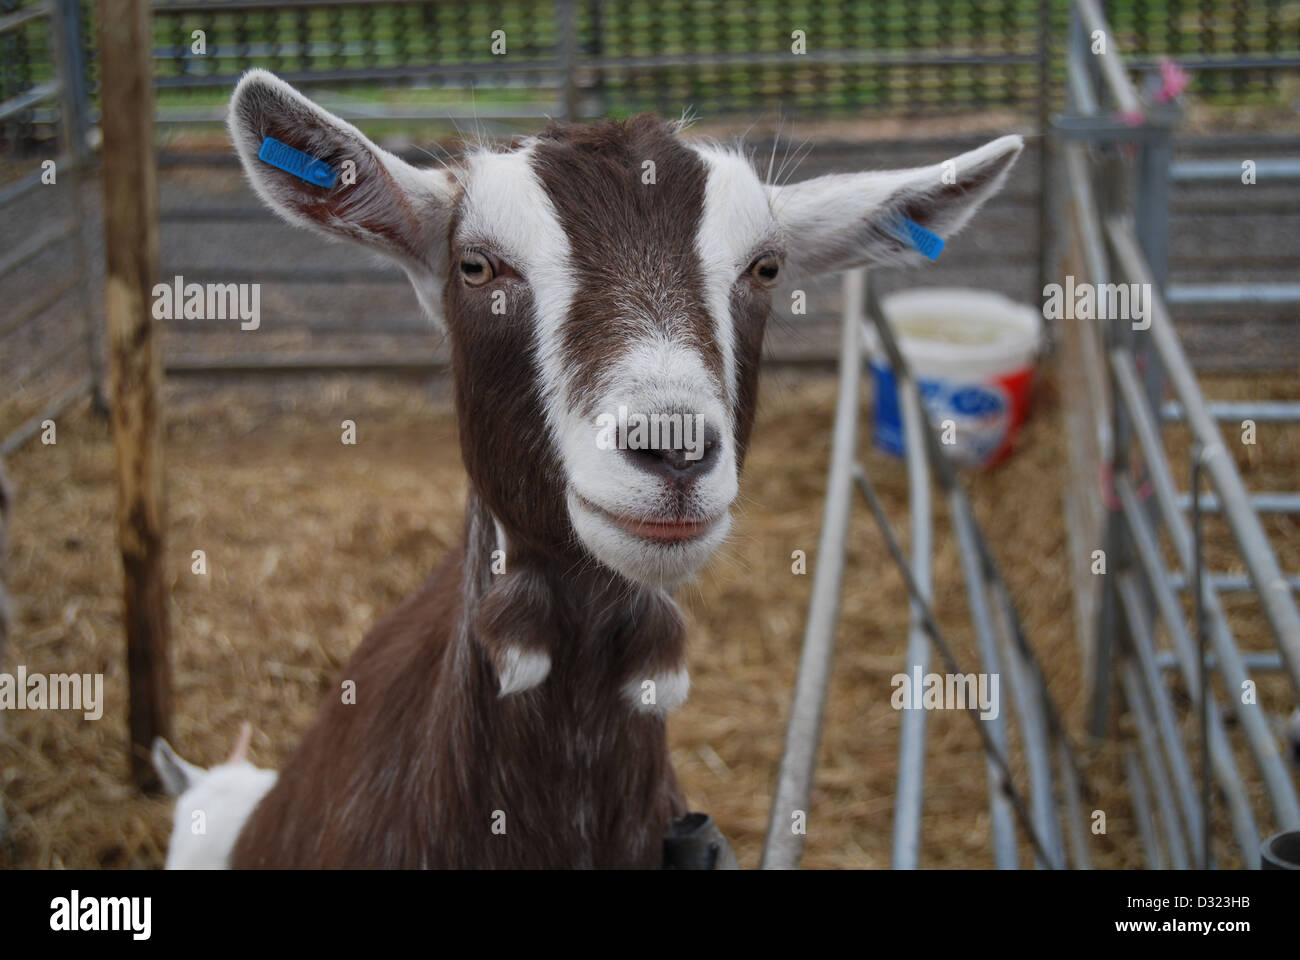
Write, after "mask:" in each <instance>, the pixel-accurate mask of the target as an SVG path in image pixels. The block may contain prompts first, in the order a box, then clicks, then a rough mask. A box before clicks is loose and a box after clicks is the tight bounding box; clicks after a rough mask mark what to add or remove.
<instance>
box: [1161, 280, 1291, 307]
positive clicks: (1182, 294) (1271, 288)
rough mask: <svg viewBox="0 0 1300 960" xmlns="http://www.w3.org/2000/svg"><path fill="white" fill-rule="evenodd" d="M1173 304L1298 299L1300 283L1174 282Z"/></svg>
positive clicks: (1170, 289) (1170, 298) (1171, 289)
mask: <svg viewBox="0 0 1300 960" xmlns="http://www.w3.org/2000/svg"><path fill="white" fill-rule="evenodd" d="M1165 301H1166V302H1167V303H1168V304H1169V305H1171V306H1174V305H1178V304H1191V303H1228V304H1238V303H1296V302H1300V283H1171V284H1169V287H1168V289H1167V290H1166V291H1165Z"/></svg>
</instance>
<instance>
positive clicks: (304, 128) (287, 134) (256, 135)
mask: <svg viewBox="0 0 1300 960" xmlns="http://www.w3.org/2000/svg"><path fill="white" fill-rule="evenodd" d="M227 123H228V125H229V128H230V136H231V139H232V140H233V141H234V143H235V149H236V150H237V151H238V152H239V159H240V160H241V161H243V164H244V172H245V173H247V174H248V179H249V180H250V181H251V182H252V184H253V189H254V190H256V191H257V193H258V196H260V197H261V198H262V199H263V200H264V201H265V202H266V203H267V204H268V205H269V206H270V207H271V208H272V209H274V210H275V211H276V212H277V213H279V214H280V215H281V216H282V217H284V218H285V219H286V220H288V221H289V222H291V223H294V224H298V225H299V226H304V227H309V228H311V229H313V230H317V231H319V232H321V233H324V234H326V235H327V236H331V237H342V238H344V239H348V240H353V241H355V242H357V243H360V244H363V245H364V246H367V247H369V248H371V249H372V250H378V251H380V252H382V253H384V254H387V255H388V256H390V257H392V258H393V259H394V260H396V261H397V262H398V263H400V264H401V265H402V266H403V267H404V268H405V269H406V272H407V273H408V274H409V275H410V277H411V281H412V283H414V284H415V288H416V292H417V294H418V295H419V297H420V301H421V303H423V304H424V307H425V309H426V310H428V311H429V312H430V314H431V315H433V316H435V317H436V316H437V315H438V303H439V301H440V292H441V288H442V283H443V281H444V280H445V276H446V271H447V262H448V259H449V251H448V250H447V236H448V225H449V223H450V220H451V213H452V205H453V203H454V197H455V186H456V185H455V181H454V178H453V177H452V176H451V174H449V173H448V172H446V171H445V170H421V169H418V168H416V167H413V166H411V165H410V164H408V163H406V162H405V161H403V160H402V159H401V158H399V157H396V156H394V155H393V154H391V153H388V152H387V151H385V150H381V149H380V148H379V147H377V146H376V145H375V144H374V143H372V142H371V141H370V140H368V139H367V138H366V137H365V135H364V134H362V133H361V131H360V130H358V129H357V128H356V127H354V126H352V125H351V124H350V123H346V122H345V121H343V120H340V119H339V118H338V117H336V116H334V115H333V114H331V113H329V112H327V111H325V110H322V109H321V108H320V107H318V106H317V105H316V104H314V103H312V102H311V101H310V100H308V99H307V98H306V97H304V96H303V95H302V94H300V93H299V92H298V91H297V90H295V89H294V88H293V87H291V86H289V85H288V84H287V83H285V82H284V81H283V80H281V79H280V78H279V77H277V76H275V75H274V74H271V73H268V72H267V71H265V70H250V71H248V72H247V73H246V74H244V76H243V78H242V79H241V80H240V81H239V85H238V86H236V87H235V93H234V96H233V97H232V98H231V101H230V115H229V117H228V119H227ZM267 137H273V138H274V139H276V140H279V141H280V142H281V143H284V144H286V145H288V146H289V147H292V148H294V149H295V150H299V151H301V152H302V153H305V154H308V155H309V156H311V157H313V158H315V159H316V160H319V161H321V162H323V163H325V164H327V165H328V166H329V167H330V168H331V169H332V170H333V171H334V173H335V175H336V176H335V182H334V185H333V186H329V187H326V186H318V185H317V184H315V183H309V182H308V181H306V180H303V179H301V178H299V177H298V176H296V175H294V174H292V173H289V172H287V171H285V170H283V169H281V168H280V167H277V166H273V165H272V164H270V163H268V162H266V161H264V160H262V159H260V158H259V157H258V151H259V150H260V149H261V147H262V143H263V141H264V140H265V139H266V138H267Z"/></svg>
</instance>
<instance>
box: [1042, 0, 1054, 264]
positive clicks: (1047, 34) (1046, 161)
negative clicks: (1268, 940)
mask: <svg viewBox="0 0 1300 960" xmlns="http://www.w3.org/2000/svg"><path fill="white" fill-rule="evenodd" d="M1051 45H1052V0H1038V289H1039V290H1042V289H1043V287H1045V286H1046V285H1047V284H1048V283H1049V282H1050V280H1051V277H1050V276H1049V274H1050V273H1052V272H1054V267H1055V262H1054V261H1055V259H1056V249H1055V245H1056V234H1055V231H1053V230H1052V229H1051V225H1052V221H1053V213H1054V209H1055V206H1056V178H1055V177H1053V176H1052V175H1051V174H1052V156H1053V150H1052V142H1051V99H1050V97H1051V85H1050V83H1049V80H1050V75H1051V60H1052V46H1051Z"/></svg>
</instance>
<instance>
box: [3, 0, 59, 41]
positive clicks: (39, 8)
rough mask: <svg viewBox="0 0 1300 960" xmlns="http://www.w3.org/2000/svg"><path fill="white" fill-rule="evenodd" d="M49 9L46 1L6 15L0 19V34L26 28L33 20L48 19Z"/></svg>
mask: <svg viewBox="0 0 1300 960" xmlns="http://www.w3.org/2000/svg"><path fill="white" fill-rule="evenodd" d="M50 7H51V5H50V3H49V2H48V0H47V2H45V3H37V4H33V5H32V6H30V7H24V8H23V9H21V10H15V11H14V12H13V13H6V14H5V15H4V16H3V17H0V33H9V32H11V31H13V30H17V29H18V28H19V27H22V26H26V25H27V24H29V23H31V22H32V21H34V20H40V19H41V18H43V17H48V16H49V15H50V13H51V9H50Z"/></svg>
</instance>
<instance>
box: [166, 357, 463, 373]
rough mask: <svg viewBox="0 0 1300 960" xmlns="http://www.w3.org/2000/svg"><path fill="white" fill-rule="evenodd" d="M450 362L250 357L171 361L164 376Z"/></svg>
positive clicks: (438, 366) (361, 369) (399, 368)
mask: <svg viewBox="0 0 1300 960" xmlns="http://www.w3.org/2000/svg"><path fill="white" fill-rule="evenodd" d="M446 366H447V362H446V360H445V359H443V358H442V357H441V356H439V355H436V354H434V353H433V352H432V351H430V354H429V355H428V356H424V357H420V356H391V355H389V356H384V355H377V356H376V355H366V354H355V353H351V354H348V353H342V354H325V353H322V354H319V355H309V356H263V355H256V354H255V355H251V356H247V357H219V358H212V357H185V356H177V357H168V358H167V359H166V360H165V372H166V374H167V375H168V376H192V375H203V374H212V373H241V374H243V373H262V374H293V373H337V372H340V371H346V372H348V373H393V374H398V373H413V374H424V373H434V372H437V371H439V370H443V369H445V368H446Z"/></svg>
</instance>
